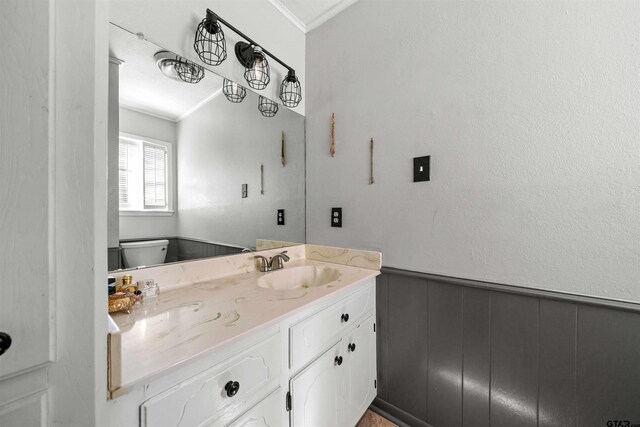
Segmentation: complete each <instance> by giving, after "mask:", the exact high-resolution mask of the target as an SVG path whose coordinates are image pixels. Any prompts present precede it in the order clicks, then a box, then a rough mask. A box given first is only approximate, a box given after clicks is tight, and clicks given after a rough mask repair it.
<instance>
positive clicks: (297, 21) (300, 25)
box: [269, 0, 307, 33]
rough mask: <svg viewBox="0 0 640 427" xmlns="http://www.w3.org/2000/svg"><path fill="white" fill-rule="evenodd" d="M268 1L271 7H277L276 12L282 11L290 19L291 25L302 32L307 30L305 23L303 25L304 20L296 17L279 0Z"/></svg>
mask: <svg viewBox="0 0 640 427" xmlns="http://www.w3.org/2000/svg"><path fill="white" fill-rule="evenodd" d="M269 3H271V4H272V5H273V7H275V8H276V9H278V12H280V13H282V14H283V15H284V16H285V17H286V18H287V19H288V20H289V21H291V23H292V24H293V25H295V26H296V27H298V29H299V30H300V31H302V32H303V33H306V32H307V28H306V25H304V22H302V21H301V20H300V19H298V17H297V16H296V15H294V14H293V12H291V10H289V8H288V7H287V6H285V5H284V4H282V2H281V1H280V0H269Z"/></svg>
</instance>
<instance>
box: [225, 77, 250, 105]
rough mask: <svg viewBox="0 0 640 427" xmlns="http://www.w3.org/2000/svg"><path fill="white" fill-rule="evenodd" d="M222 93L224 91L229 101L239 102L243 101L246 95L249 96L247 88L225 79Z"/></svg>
mask: <svg viewBox="0 0 640 427" xmlns="http://www.w3.org/2000/svg"><path fill="white" fill-rule="evenodd" d="M222 93H224V96H226V97H227V99H228V100H229V101H231V102H234V103H236V104H237V103H239V102H242V100H243V99H244V97H245V96H247V89H245V88H244V87H242V86H240V85H239V84H238V83H236V82H234V81H231V80H228V79H224V81H223V84H222Z"/></svg>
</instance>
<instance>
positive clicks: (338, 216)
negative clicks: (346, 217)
mask: <svg viewBox="0 0 640 427" xmlns="http://www.w3.org/2000/svg"><path fill="white" fill-rule="evenodd" d="M331 226H332V227H342V208H331Z"/></svg>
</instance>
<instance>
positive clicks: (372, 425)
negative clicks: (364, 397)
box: [356, 410, 398, 427]
mask: <svg viewBox="0 0 640 427" xmlns="http://www.w3.org/2000/svg"><path fill="white" fill-rule="evenodd" d="M356 427H398V425H397V424H394V423H392V422H391V421H389V420H388V419H386V418H383V417H381V416H380V415H378V414H376V413H375V412H373V411H370V410H367V412H365V413H364V415H363V416H362V418H360V422H359V423H358V425H357V426H356Z"/></svg>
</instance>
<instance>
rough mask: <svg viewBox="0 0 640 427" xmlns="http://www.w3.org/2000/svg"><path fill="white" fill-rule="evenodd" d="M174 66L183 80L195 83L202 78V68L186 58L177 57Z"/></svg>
mask: <svg viewBox="0 0 640 427" xmlns="http://www.w3.org/2000/svg"><path fill="white" fill-rule="evenodd" d="M175 68H176V73H178V77H180V79H181V80H182V81H183V82H186V83H193V84H195V83H198V82H199V81H200V80H202V79H203V78H204V68H203V67H201V66H200V65H198V64H196V63H194V62H192V61H189V60H188V59H185V58H181V57H177V61H176V64H175Z"/></svg>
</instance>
